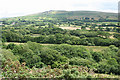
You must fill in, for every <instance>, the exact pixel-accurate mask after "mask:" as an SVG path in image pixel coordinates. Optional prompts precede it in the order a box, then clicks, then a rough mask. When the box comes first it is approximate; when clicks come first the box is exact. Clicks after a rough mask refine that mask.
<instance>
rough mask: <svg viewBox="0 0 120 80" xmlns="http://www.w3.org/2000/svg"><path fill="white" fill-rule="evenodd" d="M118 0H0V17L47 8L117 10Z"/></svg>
mask: <svg viewBox="0 0 120 80" xmlns="http://www.w3.org/2000/svg"><path fill="white" fill-rule="evenodd" d="M118 1H119V0H0V18H1V17H15V16H23V15H28V14H34V13H38V12H44V11H48V10H67V11H76V10H90V11H104V12H117V10H118Z"/></svg>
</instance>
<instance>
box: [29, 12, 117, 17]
mask: <svg viewBox="0 0 120 80" xmlns="http://www.w3.org/2000/svg"><path fill="white" fill-rule="evenodd" d="M30 16H34V17H53V18H60V17H61V18H68V19H80V18H81V19H82V18H84V17H89V18H95V19H98V18H106V19H117V13H108V12H98V11H60V10H50V11H46V12H43V13H37V14H33V15H30Z"/></svg>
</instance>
